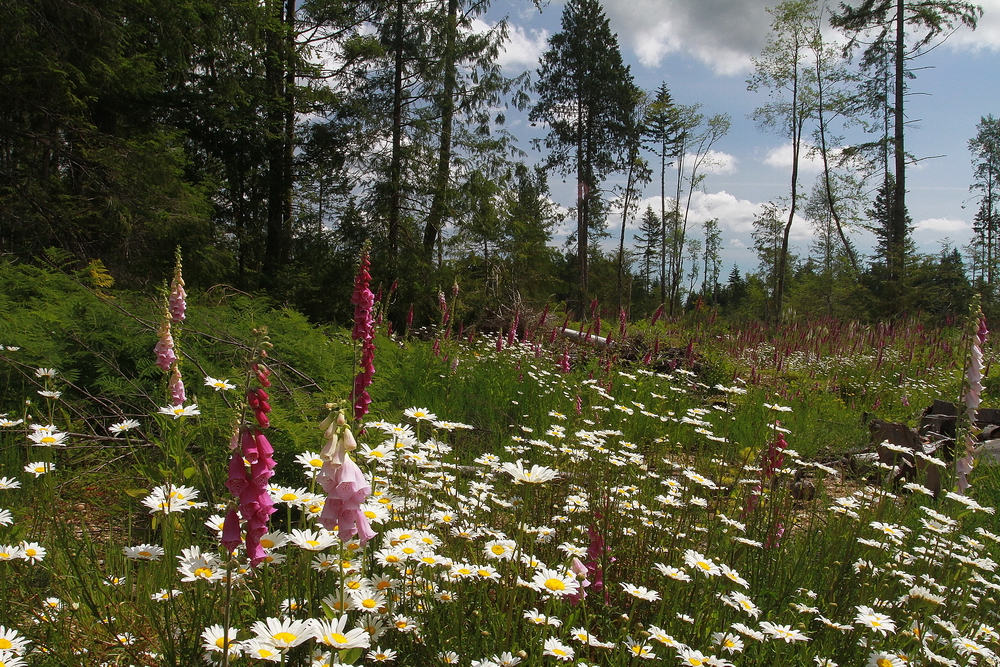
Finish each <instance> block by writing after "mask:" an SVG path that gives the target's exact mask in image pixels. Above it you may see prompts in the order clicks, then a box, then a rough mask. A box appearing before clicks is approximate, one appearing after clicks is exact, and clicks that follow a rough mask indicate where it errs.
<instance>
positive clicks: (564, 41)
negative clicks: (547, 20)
mask: <svg viewBox="0 0 1000 667" xmlns="http://www.w3.org/2000/svg"><path fill="white" fill-rule="evenodd" d="M537 92H538V101H537V103H536V104H535V106H534V107H533V108H532V109H531V112H530V114H529V118H530V120H531V121H532V122H535V123H538V122H541V123H544V124H545V125H546V126H547V127H548V134H547V136H546V137H545V138H544V139H542V140H540V141H538V142H537V143H536V146H544V147H545V148H546V149H548V150H549V151H550V152H549V157H548V160H547V164H548V166H550V167H554V168H556V169H557V170H558V171H559V172H560V173H562V174H572V175H574V176H575V177H576V182H577V200H576V217H577V224H576V242H577V258H576V259H577V262H578V280H577V297H576V304H575V305H576V311H577V314H578V315H579V316H581V317H582V315H583V312H584V308H585V306H586V304H587V302H588V296H589V290H588V255H589V252H590V247H589V242H588V240H589V236H590V231H591V229H592V228H594V227H597V226H599V225H600V223H601V219H600V218H599V217H598V215H597V213H598V210H599V209H600V208H601V206H600V205H599V202H600V199H601V197H600V193H601V181H602V180H603V179H604V178H605V177H606V176H607V175H608V174H609V173H613V172H616V171H623V167H627V165H623V164H622V155H621V153H620V151H619V150H618V148H619V147H620V146H622V145H624V144H625V143H626V142H627V141H628V138H629V129H630V122H631V118H632V112H633V109H634V105H635V100H636V95H635V84H634V83H633V79H632V74H631V72H630V71H629V68H628V67H627V66H626V65H625V64H624V63H623V62H622V56H621V51H620V50H619V47H618V37H617V35H615V34H614V33H612V32H611V26H610V24H609V22H608V19H607V17H606V16H605V14H604V10H603V9H602V8H601V4H600V2H599V1H598V0H569V1H568V2H567V3H566V6H565V7H564V9H563V15H562V25H561V30H560V31H559V32H557V33H555V34H554V35H552V36H551V37H550V38H549V42H548V49H547V50H546V51H545V53H544V54H543V55H542V59H541V67H540V68H539V69H538V83H537Z"/></svg>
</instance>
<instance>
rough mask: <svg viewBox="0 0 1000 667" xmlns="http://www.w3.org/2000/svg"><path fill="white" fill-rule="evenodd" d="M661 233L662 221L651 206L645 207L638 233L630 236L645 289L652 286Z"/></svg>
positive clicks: (650, 288) (658, 255) (649, 288)
mask: <svg viewBox="0 0 1000 667" xmlns="http://www.w3.org/2000/svg"><path fill="white" fill-rule="evenodd" d="M662 234H663V222H662V220H661V219H660V216H659V215H657V214H656V211H654V210H653V207H652V206H647V207H646V212H645V213H643V215H642V219H640V220H639V233H638V234H635V235H634V236H633V237H632V238H633V239H634V240H635V243H636V253H637V254H638V256H639V266H641V267H642V273H641V274H640V278H641V280H642V286H643V288H644V289H645V290H646V291H650V290H652V288H653V275H654V271H655V267H656V262H657V260H658V259H659V257H660V245H661V243H660V239H661V238H662Z"/></svg>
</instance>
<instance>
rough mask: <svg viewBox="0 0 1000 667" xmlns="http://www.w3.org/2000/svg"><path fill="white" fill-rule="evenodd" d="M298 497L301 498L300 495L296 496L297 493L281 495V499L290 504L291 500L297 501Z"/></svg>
mask: <svg viewBox="0 0 1000 667" xmlns="http://www.w3.org/2000/svg"><path fill="white" fill-rule="evenodd" d="M298 497H299V496H298V494H295V493H283V494H281V499H282V500H284V501H285V502H288V501H289V500H295V499H296V498H298Z"/></svg>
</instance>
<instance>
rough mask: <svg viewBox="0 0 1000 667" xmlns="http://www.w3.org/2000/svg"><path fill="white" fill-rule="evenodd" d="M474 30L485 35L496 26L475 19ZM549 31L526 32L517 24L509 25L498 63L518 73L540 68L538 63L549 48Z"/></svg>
mask: <svg viewBox="0 0 1000 667" xmlns="http://www.w3.org/2000/svg"><path fill="white" fill-rule="evenodd" d="M472 25H473V30H475V31H476V32H477V33H484V32H487V31H489V30H492V29H493V27H494V25H491V24H489V23H487V22H486V21H483V20H482V19H478V18H477V19H475V20H473V22H472ZM548 40H549V31H548V30H533V29H532V30H526V29H525V28H524V27H522V26H520V25H516V24H513V23H511V24H508V27H507V41H506V42H504V46H503V49H502V50H501V51H500V54H499V56H498V57H497V62H498V63H499V64H500V66H501V67H503V68H504V69H512V70H516V71H524V70H529V69H531V70H533V69H535V68H536V67H538V61H539V59H540V58H541V57H542V54H543V53H544V52H545V49H546V48H547V47H548Z"/></svg>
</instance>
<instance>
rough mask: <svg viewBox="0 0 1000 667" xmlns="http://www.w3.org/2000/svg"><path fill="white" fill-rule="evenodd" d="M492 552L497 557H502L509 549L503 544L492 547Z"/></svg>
mask: <svg viewBox="0 0 1000 667" xmlns="http://www.w3.org/2000/svg"><path fill="white" fill-rule="evenodd" d="M490 551H492V552H493V553H495V554H496V555H497V556H502V555H503V554H505V553H506V552H507V549H506V548H505V547H504V546H503V545H501V544H494V545H493V546H492V547H490Z"/></svg>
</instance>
